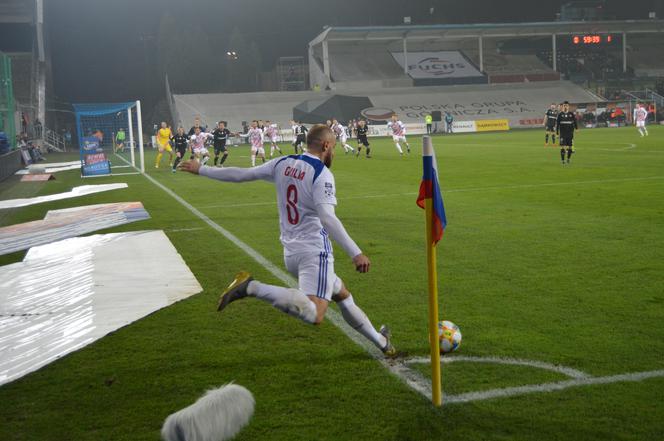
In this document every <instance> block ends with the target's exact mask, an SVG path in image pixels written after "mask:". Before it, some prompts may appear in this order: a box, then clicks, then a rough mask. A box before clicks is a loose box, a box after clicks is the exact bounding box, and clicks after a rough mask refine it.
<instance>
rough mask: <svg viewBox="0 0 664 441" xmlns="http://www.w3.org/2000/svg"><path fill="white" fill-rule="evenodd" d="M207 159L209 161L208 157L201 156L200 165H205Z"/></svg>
mask: <svg viewBox="0 0 664 441" xmlns="http://www.w3.org/2000/svg"><path fill="white" fill-rule="evenodd" d="M208 159H210V157H209V156H203V160H202V161H201V164H202V165H205V164H207V162H208Z"/></svg>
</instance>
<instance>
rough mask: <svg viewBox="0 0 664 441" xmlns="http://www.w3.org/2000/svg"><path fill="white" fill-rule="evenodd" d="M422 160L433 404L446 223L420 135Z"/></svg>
mask: <svg viewBox="0 0 664 441" xmlns="http://www.w3.org/2000/svg"><path fill="white" fill-rule="evenodd" d="M422 164H423V167H424V173H423V175H422V183H421V184H420V193H419V195H418V196H417V205H419V206H420V207H421V208H424V210H425V219H426V248H427V276H428V293H429V343H430V351H431V401H432V402H433V404H434V406H442V404H443V388H442V379H441V375H440V341H439V340H438V274H437V270H436V244H437V243H438V241H439V240H440V239H441V238H442V237H443V231H444V230H445V226H446V225H447V219H446V218H445V207H444V206H443V195H442V194H441V192H440V187H439V186H438V170H437V168H436V156H435V153H434V151H433V145H432V144H431V137H429V136H424V137H422Z"/></svg>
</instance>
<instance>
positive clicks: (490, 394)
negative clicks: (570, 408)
mask: <svg viewBox="0 0 664 441" xmlns="http://www.w3.org/2000/svg"><path fill="white" fill-rule="evenodd" d="M657 377H664V370H656V371H644V372H632V373H629V374H618V375H609V376H606V377H587V378H575V379H572V380H565V381H559V382H556V383H543V384H533V385H528V386H516V387H506V388H503V389H490V390H485V391H482V392H468V393H465V394H458V395H444V396H443V402H444V403H445V404H457V403H468V402H471V401H481V400H490V399H493V398H507V397H514V396H517V395H526V394H533V393H541V392H555V391H559V390H563V389H568V388H570V387H578V386H590V385H593V384H611V383H621V382H628V381H630V382H637V381H643V380H647V379H649V378H657Z"/></svg>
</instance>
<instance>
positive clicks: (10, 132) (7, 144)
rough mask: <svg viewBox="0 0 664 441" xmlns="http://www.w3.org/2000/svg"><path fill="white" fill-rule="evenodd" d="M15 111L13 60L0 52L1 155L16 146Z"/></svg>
mask: <svg viewBox="0 0 664 441" xmlns="http://www.w3.org/2000/svg"><path fill="white" fill-rule="evenodd" d="M15 111H16V109H15V102H14V91H13V82H12V65H11V59H10V58H9V57H8V56H7V55H5V54H3V53H1V52H0V154H4V153H7V151H8V150H9V149H10V148H11V147H15V146H16V114H15V113H16V112H15Z"/></svg>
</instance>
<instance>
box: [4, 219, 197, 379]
mask: <svg viewBox="0 0 664 441" xmlns="http://www.w3.org/2000/svg"><path fill="white" fill-rule="evenodd" d="M138 268H140V270H137V269H138ZM164 268H168V270H167V271H164ZM201 291H202V288H201V286H200V285H199V283H198V281H197V280H196V278H195V277H194V275H193V274H192V273H191V271H190V270H189V268H188V267H187V265H186V263H185V262H184V260H182V257H181V256H180V255H179V254H178V252H177V250H176V249H175V247H174V246H173V245H172V244H171V242H170V241H169V240H168V237H167V236H166V235H165V234H164V232H163V231H137V232H131V233H115V234H105V235H94V236H89V237H77V238H72V239H66V240H63V241H60V242H55V243H52V244H49V245H43V246H39V247H35V248H32V249H30V251H29V252H28V253H27V255H26V256H25V259H24V260H23V262H19V263H14V264H11V265H6V266H3V267H0V384H3V383H7V382H10V381H13V380H15V379H17V378H20V377H22V376H23V375H25V374H27V373H29V372H32V371H35V370H37V369H39V368H40V367H42V366H44V365H46V364H48V363H50V362H52V361H54V360H56V359H58V358H60V357H62V356H64V355H66V354H68V353H70V352H72V351H75V350H77V349H80V348H82V347H84V346H86V345H88V344H90V343H92V342H94V341H95V340H97V339H99V338H101V337H103V336H104V335H106V334H108V333H109V332H112V331H115V330H117V329H118V328H121V327H123V326H126V325H128V324H129V323H132V322H134V321H136V320H138V319H140V318H142V317H145V316H146V315H148V314H151V313H152V312H154V311H156V310H158V309H161V308H164V307H166V306H169V305H171V304H173V303H175V302H177V301H179V300H182V299H185V298H187V297H190V296H192V295H194V294H197V293H199V292H201Z"/></svg>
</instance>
